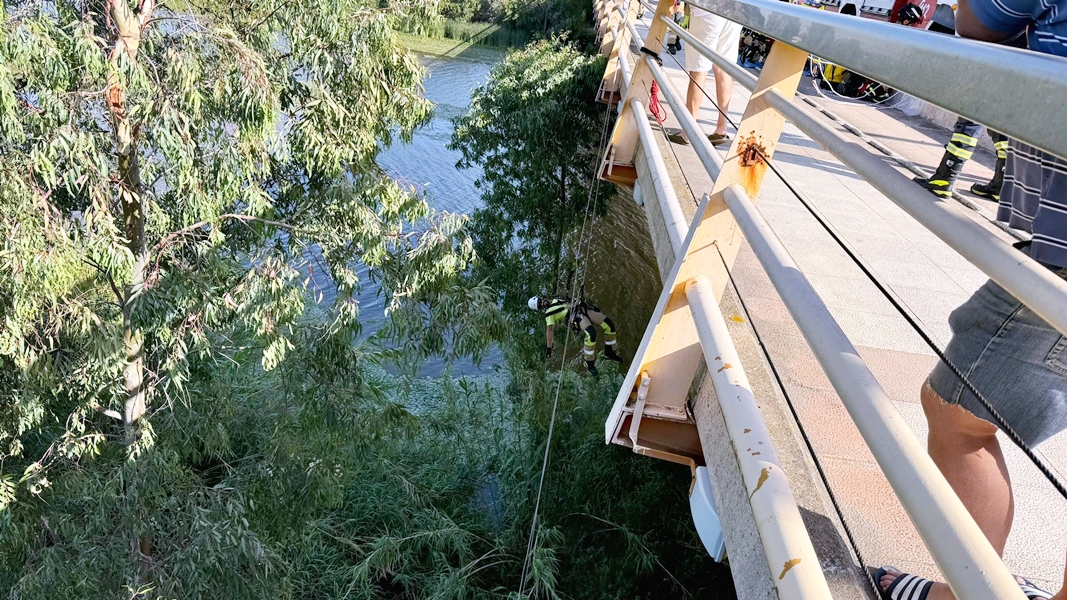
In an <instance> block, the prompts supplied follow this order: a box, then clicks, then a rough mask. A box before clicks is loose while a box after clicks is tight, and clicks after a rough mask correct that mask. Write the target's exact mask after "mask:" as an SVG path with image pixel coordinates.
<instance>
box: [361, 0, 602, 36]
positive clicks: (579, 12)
mask: <svg viewBox="0 0 1067 600" xmlns="http://www.w3.org/2000/svg"><path fill="white" fill-rule="evenodd" d="M382 5H383V6H385V7H387V8H388V10H389V11H390V12H391V14H392V15H393V23H394V27H395V28H396V29H397V30H398V31H401V32H405V33H411V34H416V35H418V36H422V37H429V38H445V39H450V40H454V41H456V42H458V43H470V44H479V45H484V46H496V47H503V48H521V47H523V46H525V45H526V44H528V43H530V42H532V41H534V40H538V39H543V38H546V37H550V36H552V35H559V34H566V35H569V36H571V37H572V39H578V40H579V42H580V43H581V44H583V45H584V44H586V43H588V41H589V40H590V39H591V37H590V36H591V34H592V32H591V30H590V28H589V27H588V22H589V19H590V14H591V12H592V4H590V3H589V2H585V1H584V0H382Z"/></svg>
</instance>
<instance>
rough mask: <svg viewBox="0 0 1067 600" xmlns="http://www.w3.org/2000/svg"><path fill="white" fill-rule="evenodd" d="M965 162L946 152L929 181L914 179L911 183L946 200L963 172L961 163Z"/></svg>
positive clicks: (919, 178) (920, 178)
mask: <svg viewBox="0 0 1067 600" xmlns="http://www.w3.org/2000/svg"><path fill="white" fill-rule="evenodd" d="M965 162H967V161H964V160H960V159H959V158H958V157H956V156H953V155H952V154H949V153H948V152H946V153H945V155H944V156H942V157H941V164H940V165H938V166H937V170H936V171H934V174H933V175H931V176H930V178H929V179H923V178H922V177H915V178H914V179H912V181H914V182H915V183H917V184H919V185H921V186H923V187H924V188H926V189H928V190H930V191H931V192H933V193H934V194H937V195H938V196H941V197H942V198H948V197H949V196H951V195H952V186H953V184H955V183H956V179H957V178H959V176H960V172H961V171H963V163H965Z"/></svg>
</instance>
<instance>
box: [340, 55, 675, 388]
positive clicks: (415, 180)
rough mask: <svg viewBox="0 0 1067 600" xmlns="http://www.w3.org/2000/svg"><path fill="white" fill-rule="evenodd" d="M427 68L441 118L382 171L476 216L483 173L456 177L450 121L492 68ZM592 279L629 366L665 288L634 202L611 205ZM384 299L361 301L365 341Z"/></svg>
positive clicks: (463, 366)
mask: <svg viewBox="0 0 1067 600" xmlns="http://www.w3.org/2000/svg"><path fill="white" fill-rule="evenodd" d="M421 60H422V62H423V64H424V65H425V66H426V68H427V70H428V72H429V77H428V78H427V80H426V83H425V86H426V97H427V98H428V99H430V100H431V101H432V102H434V104H435V106H436V108H435V111H434V117H433V119H432V120H431V121H430V122H429V123H427V124H426V125H425V126H424V127H422V128H421V129H419V130H418V131H417V132H416V133H415V136H414V139H413V140H412V142H411V143H410V144H399V143H398V144H396V145H394V146H393V147H391V148H389V149H388V150H386V151H385V152H383V153H382V154H381V156H380V157H379V159H378V163H379V164H380V165H381V166H382V168H383V169H385V170H386V171H387V172H388V173H389V174H390V175H391V176H393V177H394V178H396V179H397V180H399V181H402V182H404V183H407V184H410V185H411V186H413V187H414V188H415V189H417V190H419V191H421V192H424V193H425V194H426V196H427V199H428V201H429V203H430V205H431V206H432V207H433V208H434V209H435V210H438V211H449V212H460V213H470V212H472V211H474V210H475V209H477V208H478V207H479V206H480V205H481V199H480V196H481V193H480V191H479V190H478V189H477V188H476V187H475V186H474V182H475V180H477V178H478V177H479V176H480V172H479V170H478V169H463V170H460V169H457V168H456V162H457V161H458V160H459V158H460V154H459V152H455V151H452V150H449V149H448V148H447V145H448V142H449V141H450V140H451V138H452V123H451V119H452V118H454V117H456V116H458V115H461V114H464V113H465V112H466V110H467V107H468V106H469V103H470V95H471V92H472V91H473V90H474V88H476V87H477V86H479V85H481V84H482V83H484V82H485V81H486V79H487V78H488V75H489V71H490V69H491V68H492V64H491V63H487V62H480V61H472V60H465V59H462V58H440V57H430V56H423V57H422V59H421ZM600 201H601V202H603V201H604V200H603V199H601V200H600ZM587 271H588V273H587V275H586V295H587V297H588V298H590V299H591V300H593V301H594V302H596V303H597V304H599V305H600V307H601V308H602V309H603V310H604V311H605V312H606V313H607V314H609V315H611V316H612V317H613V318H614V320H615V322H616V324H617V326H618V328H619V343H620V345H621V346H620V347H621V352H622V354H623V356H624V357H626V358H629V357H631V356H632V355H633V352H634V350H635V349H636V348H637V345H638V344H639V343H640V341H641V335H642V333H643V332H644V328H645V325H646V324H647V323H648V317H649V315H650V314H651V312H652V309H653V308H654V307H655V304H656V298H657V294H658V292H659V289H660V284H659V275H658V271H657V268H656V258H655V254H654V252H653V250H652V245H651V242H650V241H649V237H648V233H647V225H646V221H645V216H644V212H643V209H642V208H641V207H639V206H637V205H636V204H635V203H634V201H633V199H632V198H631V197H630V196H629V195H628V194H627V195H625V196H623V195H615V196H614V197H612V198H610V199H609V200H608V214H607V215H606V217H604V218H602V219H599V220H598V221H597V222H596V223H595V225H594V232H593V234H592V242H591V244H590V250H589V259H588V269H587ZM364 280H365V279H364ZM378 291H379V290H378V289H377V288H376V287H374V286H372V285H367V286H366V287H365V288H364V289H363V290H362V292H361V293H360V294H359V296H358V300H359V302H360V308H361V311H362V314H363V317H364V323H365V327H366V329H365V332H366V333H370V332H373V331H376V330H377V329H378V328H379V327H381V326H382V324H383V323H384V321H385V315H384V312H383V306H384V305H383V302H382V300H383V299H382V298H381V297H380V296H379V294H378ZM499 362H501V356H500V354H499V353H495V354H493V355H490V356H489V357H488V358H487V359H486V360H485V361H484V362H483V364H482V365H481V367H480V368H479V367H477V366H475V365H474V364H471V363H470V362H461V363H458V364H454V365H453V372H455V373H456V374H461V375H474V374H478V373H484V372H486V371H489V370H491V369H492V367H493V365H494V364H496V363H499ZM443 368H444V364H443V363H442V362H441V361H430V362H429V363H427V364H426V365H425V367H424V368H423V370H422V374H423V375H436V374H439V373H440V372H441V371H442V370H443Z"/></svg>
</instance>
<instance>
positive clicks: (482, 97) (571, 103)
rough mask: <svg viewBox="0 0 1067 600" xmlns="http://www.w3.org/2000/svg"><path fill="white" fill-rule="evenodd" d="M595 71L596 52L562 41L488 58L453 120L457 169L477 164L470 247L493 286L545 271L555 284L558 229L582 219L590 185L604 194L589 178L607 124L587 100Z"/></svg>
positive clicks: (598, 64)
mask: <svg viewBox="0 0 1067 600" xmlns="http://www.w3.org/2000/svg"><path fill="white" fill-rule="evenodd" d="M603 72H604V63H603V60H602V59H601V58H598V57H594V56H590V55H587V54H585V53H583V52H581V51H580V50H578V49H577V48H575V47H574V46H573V45H572V44H569V43H566V42H564V41H561V40H559V39H553V40H546V41H541V42H536V43H534V44H531V45H529V46H527V47H526V48H524V49H522V50H520V51H517V52H514V53H512V54H510V55H508V57H507V58H506V59H505V60H504V61H502V62H501V63H500V64H499V65H497V66H496V67H495V68H494V69H493V71H492V73H491V75H490V79H489V82H488V83H486V84H485V85H484V86H482V87H479V88H478V89H477V90H475V92H474V95H473V97H472V100H471V105H470V110H469V111H468V112H467V114H466V115H464V116H462V117H460V118H459V119H457V120H456V122H455V126H456V128H455V132H454V133H453V137H452V147H454V148H456V149H458V150H460V151H461V152H462V158H461V160H460V162H459V166H460V167H461V168H466V167H471V166H474V165H477V166H480V167H481V168H482V171H483V175H482V176H481V178H480V179H479V180H478V185H479V186H481V188H482V190H483V191H482V201H483V203H484V205H485V206H484V207H483V208H482V209H480V210H478V211H477V212H476V213H475V215H474V217H473V220H474V222H473V228H474V231H476V235H475V238H476V240H477V245H476V249H477V251H478V253H479V256H480V257H481V260H482V261H483V264H484V265H485V266H486V268H487V269H488V270H490V271H491V272H495V273H497V274H499V275H501V277H497V278H494V279H493V283H495V284H499V285H501V286H504V287H505V289H507V288H508V283H509V282H511V283H520V282H521V285H520V286H519V287H524V291H528V287H529V286H531V285H533V286H538V285H544V284H545V283H546V282H545V281H544V280H549V279H550V278H551V279H550V280H551V281H553V282H559V280H560V279H561V277H560V269H561V262H562V260H563V253H562V251H561V247H562V245H563V241H564V235H565V234H568V233H570V232H572V231H573V230H575V229H576V228H578V227H580V226H581V225H582V222H583V221H584V220H585V217H586V212H587V207H588V208H589V210H592V206H591V203H590V202H589V200H590V196H591V194H592V193H593V192H594V191H595V192H596V193H597V194H598V195H599V196H600V197H601V198H606V197H607V193H608V190H609V188H610V186H609V185H607V184H602V183H599V182H598V181H596V179H595V177H594V173H595V170H596V166H597V163H598V160H599V152H600V143H601V137H602V135H603V132H604V131H605V130H606V129H607V128H608V127H610V124H611V123H610V122H609V121H608V115H607V111H606V109H605V107H604V106H603V105H598V104H597V103H596V91H597V87H598V86H599V84H600V78H601V75H602V74H603ZM595 186H603V188H604V189H601V190H593V188H594V187H595ZM604 206H605V204H604V203H603V202H602V203H600V204H599V205H598V209H597V210H598V211H600V212H603V210H604ZM517 246H518V247H521V248H519V250H518V252H516V251H515V250H516V247H517ZM520 278H521V279H520ZM539 280H540V281H539ZM553 285H555V283H553ZM514 294H519V292H518V291H515V292H514ZM514 294H512V295H514ZM529 295H530V294H526V296H529ZM519 296H521V294H519ZM526 296H523V298H525V297H526ZM516 299H518V296H516V297H515V298H512V300H516ZM523 301H524V300H523Z"/></svg>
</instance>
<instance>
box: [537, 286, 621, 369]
mask: <svg viewBox="0 0 1067 600" xmlns="http://www.w3.org/2000/svg"><path fill="white" fill-rule="evenodd" d="M530 301H531V306H533V305H534V304H535V299H534V298H531V299H530ZM536 304H537V305H538V307H539V308H540V307H541V306H544V308H543V310H544V312H545V327H549V328H550V327H555V326H556V325H561V324H566V325H568V326H570V327H571V328H573V329H574V330H575V331H579V332H581V333H582V335H583V337H584V339H583V347H582V358H583V359H584V360H585V364H586V366H587V367H588V369H589V372H590V373H592V374H594V375H596V374H597V369H596V343H597V337H598V336H597V329H599V330H600V331H601V332H603V334H604V356H605V358H607V359H609V360H613V361H615V362H622V359H621V358H620V357H619V355H618V354H617V353H616V352H615V350H616V348H615V346H616V331H615V323H614V322H613V321H612V320H611V317H608V316H607V315H605V314H604V313H602V312H600V309H599V308H598V307H597V306H595V305H593V304H590V303H588V302H585V301H584V300H578V301H572V300H570V299H568V298H564V297H560V296H554V297H552V298H543V299H536ZM551 350H552V349H551V348H549V349H548V352H549V353H551Z"/></svg>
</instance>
